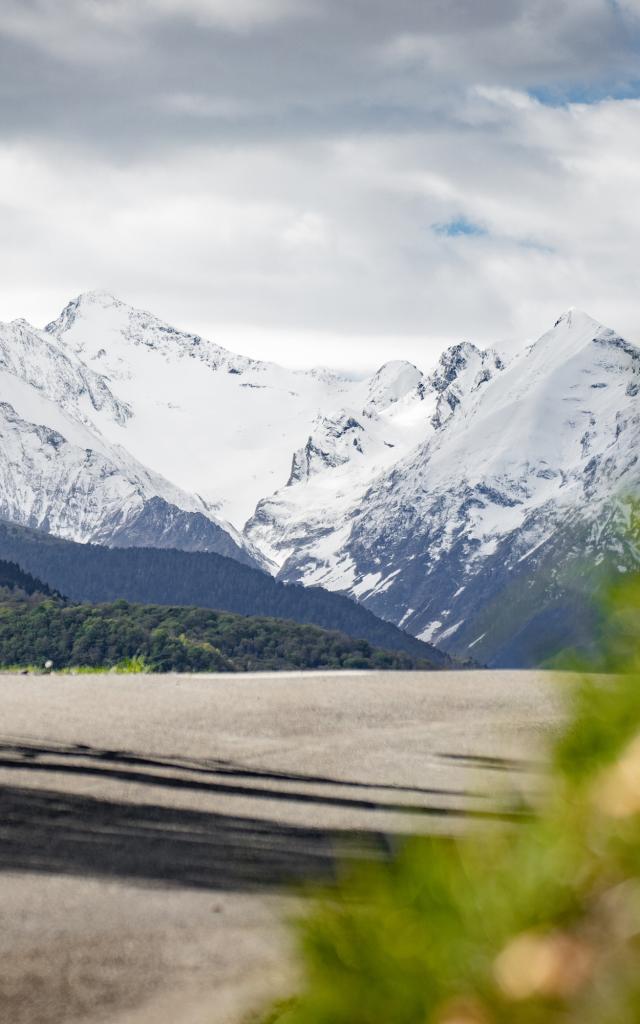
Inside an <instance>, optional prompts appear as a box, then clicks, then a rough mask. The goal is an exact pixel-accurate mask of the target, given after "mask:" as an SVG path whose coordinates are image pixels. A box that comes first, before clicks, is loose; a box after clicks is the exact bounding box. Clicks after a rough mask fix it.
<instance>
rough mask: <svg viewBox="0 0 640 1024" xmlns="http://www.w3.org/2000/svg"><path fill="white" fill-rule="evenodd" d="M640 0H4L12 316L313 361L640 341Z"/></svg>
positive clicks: (2, 141) (1, 128) (2, 295)
mask: <svg viewBox="0 0 640 1024" xmlns="http://www.w3.org/2000/svg"><path fill="white" fill-rule="evenodd" d="M639 53H640V0H618V2H614V0H394V2H393V3H392V2H390V0H2V4H1V5H0V95H1V100H0V232H1V234H0V237H1V240H2V242H1V246H0V280H1V281H2V285H1V290H0V300H1V301H0V319H11V318H12V317H17V316H25V317H27V318H28V319H30V320H31V321H32V322H35V323H37V324H40V325H41V324H43V323H45V322H46V321H47V320H49V319H51V318H52V317H53V316H54V315H56V314H57V312H58V311H59V309H60V308H61V307H62V306H63V305H64V304H65V303H66V302H67V301H68V299H70V298H71V297H73V296H74V295H76V294H77V293H78V292H80V291H84V290H87V289H92V288H106V289H108V290H110V291H112V292H114V293H115V294H117V295H119V296H120V297H122V298H123V299H125V300H127V301H129V302H132V303H133V304H136V305H140V306H143V307H145V308H149V309H152V310H153V311H154V312H157V313H158V314H159V315H161V316H163V317H165V318H166V319H168V320H170V321H171V322H173V323H176V324H178V325H179V326H183V327H188V328H192V329H197V330H200V331H201V332H202V333H206V334H208V335H209V336H212V337H214V338H215V339H216V340H218V341H219V342H221V343H222V344H227V345H229V346H230V347H232V348H233V347H235V348H236V349H239V350H243V351H248V352H249V353H250V354H252V355H257V356H261V357H266V358H277V359H279V360H281V361H288V362H290V363H295V364H297V365H310V364H313V363H317V362H325V363H333V364H339V365H342V366H350V367H352V368H354V369H361V368H364V367H370V366H373V365H374V364H376V363H379V362H380V361H382V360H384V359H386V358H394V357H399V356H405V357H407V358H411V359H413V360H414V361H416V362H418V363H421V364H422V365H428V364H429V363H431V362H432V361H433V359H434V358H435V356H436V354H437V353H438V351H439V350H440V349H441V348H442V347H443V345H444V344H446V343H450V342H455V341H458V340H460V339H462V338H471V339H472V340H476V341H479V342H480V343H483V344H485V343H490V342H493V341H500V340H502V339H504V338H510V337H522V338H528V337H531V336H535V335H537V334H539V333H540V332H541V331H542V330H544V329H546V328H547V327H548V326H550V324H551V322H552V321H553V319H554V318H555V317H556V316H557V315H558V314H559V313H560V312H561V311H562V310H563V309H565V308H566V307H568V306H570V305H577V306H581V307H583V308H586V309H587V310H588V311H589V312H591V313H592V315H594V316H596V317H598V318H599V319H601V320H603V321H605V322H606V323H608V324H610V325H611V326H614V327H616V328H618V329H619V330H621V331H623V332H625V333H626V334H627V335H628V336H629V337H630V338H632V339H634V340H636V341H640V288H639V287H638V284H639V282H638V270H637V265H638V259H637V246H638V239H639V237H640V187H639V182H640V174H639V171H640V98H639V97H640V57H639Z"/></svg>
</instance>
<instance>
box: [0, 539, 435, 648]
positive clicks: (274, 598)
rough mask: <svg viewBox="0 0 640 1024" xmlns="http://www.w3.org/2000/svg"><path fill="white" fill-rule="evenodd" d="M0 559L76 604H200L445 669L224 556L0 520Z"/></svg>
mask: <svg viewBox="0 0 640 1024" xmlns="http://www.w3.org/2000/svg"><path fill="white" fill-rule="evenodd" d="M0 558H8V559H11V560H13V561H16V562H18V563H19V564H20V565H21V566H22V567H23V569H26V570H27V571H28V572H30V573H34V574H35V575H37V576H39V577H40V578H41V579H44V580H46V582H47V583H48V584H49V586H51V587H55V588H56V589H57V590H59V591H60V592H61V593H63V594H65V595H67V596H68V597H69V598H71V599H72V600H74V601H79V602H82V601H89V602H93V603H100V602H108V601H116V600H118V599H120V598H123V599H125V600H127V601H130V602H136V603H140V604H161V605H185V606H198V607H201V608H214V609H218V610H221V611H229V612H236V613H238V614H240V615H254V616H255V615H258V616H269V617H274V618H280V619H290V620H293V621H294V622H298V623H300V624H310V625H316V626H320V627H322V628H323V629H330V630H338V631H340V632H342V633H346V634H347V635H348V636H350V637H355V638H357V639H362V640H367V641H368V642H369V643H370V644H372V645H374V646H376V647H380V648H384V649H386V650H394V651H404V652H406V653H408V654H410V655H412V656H413V657H414V658H420V659H425V660H426V661H429V662H430V663H431V664H432V665H433V666H434V667H440V668H442V667H447V666H448V665H450V664H451V661H450V659H449V658H448V657H447V656H446V655H444V654H442V653H441V652H440V651H437V650H436V649H435V648H433V647H432V646H431V645H430V644H425V643H422V642H421V641H420V640H416V639H415V637H412V636H410V635H409V634H408V633H405V632H403V631H402V630H400V629H398V628H397V627H396V626H394V625H392V624H391V623H389V622H384V621H383V620H381V619H378V618H376V616H375V615H373V614H372V613H371V612H368V611H367V610H366V609H364V608H362V607H361V606H360V605H358V604H356V603H355V601H352V600H350V599H349V598H347V597H343V596H341V595H339V594H332V593H329V592H328V591H326V590H322V589H321V588H319V587H308V588H305V587H301V586H293V585H286V584H283V583H279V582H277V581H276V580H274V579H272V578H271V577H270V576H267V575H266V574H265V573H262V572H260V571H258V570H255V569H251V568H249V567H247V566H244V565H240V564H239V563H238V562H236V561H234V560H232V559H230V558H225V557H224V556H222V555H217V554H213V553H202V552H187V551H174V550H160V549H152V548H123V549H114V548H105V547H99V546H97V545H90V544H76V543H73V542H71V541H65V540H60V539H59V538H57V537H52V536H51V535H49V534H45V533H41V532H39V531H36V530H29V529H26V528H25V527H21V526H17V525H15V524H13V523H7V522H4V521H0Z"/></svg>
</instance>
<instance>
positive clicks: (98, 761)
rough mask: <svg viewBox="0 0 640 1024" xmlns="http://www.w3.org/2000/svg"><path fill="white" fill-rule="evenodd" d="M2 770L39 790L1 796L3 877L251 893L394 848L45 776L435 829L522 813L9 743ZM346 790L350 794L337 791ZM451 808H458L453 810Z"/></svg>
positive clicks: (418, 792) (177, 761)
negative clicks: (410, 818) (382, 814)
mask: <svg viewBox="0 0 640 1024" xmlns="http://www.w3.org/2000/svg"><path fill="white" fill-rule="evenodd" d="M0 769H2V770H4V771H5V772H6V771H12V770H16V771H19V772H20V774H21V777H22V778H24V773H27V774H28V775H29V777H30V779H33V781H34V782H35V780H36V779H37V780H38V783H39V784H40V785H39V786H38V788H35V787H33V786H32V785H29V786H22V787H21V786H4V787H3V786H0V871H16V870H20V871H34V872H47V873H55V874H73V875H81V876H87V877H91V876H100V877H105V876H107V877H108V876H110V877H113V878H122V879H124V878H127V879H130V880H131V879H136V880H138V881H140V882H146V883H162V884H163V885H167V884H169V885H176V886H189V887H199V888H206V889H223V890H231V889H233V890H246V889H253V888H256V887H258V886H282V885H285V884H291V883H299V882H302V881H304V880H307V879H313V880H329V879H330V878H332V877H333V876H334V874H335V871H336V863H337V858H338V857H345V856H349V855H357V856H359V857H362V856H366V857H379V856H384V855H385V854H386V853H387V852H388V850H389V848H390V845H391V844H392V843H393V842H395V839H394V840H391V839H390V838H389V837H388V836H386V835H385V834H384V833H383V832H376V831H365V830H362V831H355V830H327V829H322V828H317V827H300V826H293V825H288V824H284V823H282V822H277V821H274V820H271V819H264V818H251V817H241V816H236V815H228V814H222V813H214V812H208V811H194V810H192V809H187V808H180V807H171V808H168V807H166V806H159V805H157V804H154V803H152V802H146V801H145V802H137V803H136V802H125V801H123V802H118V801H114V800H107V799H104V798H101V797H98V796H91V797H89V796H84V795H80V794H73V793H69V792H61V791H59V790H55V789H52V788H44V786H46V785H49V786H50V785H51V782H49V781H48V780H47V775H51V773H55V775H56V776H60V775H61V774H62V775H67V776H79V777H85V778H86V777H89V778H94V779H96V780H98V779H100V780H105V781H116V782H120V783H123V784H135V785H136V786H138V785H142V786H145V787H148V789H149V793H150V794H151V793H152V792H153V790H154V789H155V788H158V787H159V788H162V789H166V788H169V789H172V790H182V791H184V792H185V793H189V792H196V793H204V794H211V795H213V796H216V795H223V796H234V797H249V798H250V799H251V800H254V801H255V800H259V801H264V800H268V801H285V802H293V803H304V804H308V805H312V806H313V805H324V806H331V807H334V808H340V809H345V810H348V811H352V810H363V811H368V812H378V811H386V812H389V811H392V812H394V811H399V812H402V813H403V814H414V815H422V816H428V817H438V818H442V819H446V818H489V819H497V820H521V819H522V813H521V812H519V811H508V810H506V811H499V810H493V809H490V808H489V807H486V806H485V807H480V808H478V807H469V806H467V805H463V804H462V803H461V800H460V798H466V800H467V801H468V800H469V799H470V798H478V797H481V796H482V795H481V794H477V793H472V792H465V791H459V790H447V789H434V788H431V789H420V788H417V789H412V788H410V787H400V786H389V785H386V786H385V785H376V784H374V783H358V782H351V781H345V780H339V779H335V778H327V777H322V776H311V775H302V774H287V773H278V772H271V771H268V770H265V771H262V770H260V769H255V768H246V767H242V766H237V765H232V764H230V763H228V762H217V761H209V760H194V759H191V758H181V757H180V758H166V757H158V756H155V755H148V756H147V755H142V754H138V753H133V752H127V751H112V750H101V749H94V748H90V747H86V746H81V745H77V746H60V745H55V744H50V745H42V744H41V745H36V744H32V743H23V742H7V741H5V742H4V743H2V744H0ZM21 781H22V779H21ZM41 787H42V788H41ZM306 787H312V788H306ZM347 787H348V788H349V789H350V790H352V791H355V794H356V795H346V794H344V793H343V792H341V790H344V789H345V788H347ZM372 788H375V789H376V790H378V791H379V792H380V791H385V790H386V791H390V795H391V792H392V791H403V792H405V793H413V794H414V795H415V797H416V798H422V799H421V800H420V802H411V803H408V802H401V803H399V802H397V798H396V800H393V799H392V800H385V799H381V798H380V796H378V797H377V798H374V797H368V796H365V795H364V794H363V795H362V796H360V795H359V793H360V791H362V790H365V791H366V790H368V789H372ZM323 790H324V791H323ZM336 790H337V792H336ZM426 797H429V798H431V800H430V802H427V800H426V799H425V798H426ZM436 798H437V799H436ZM451 798H456V799H457V803H455V804H452V803H451Z"/></svg>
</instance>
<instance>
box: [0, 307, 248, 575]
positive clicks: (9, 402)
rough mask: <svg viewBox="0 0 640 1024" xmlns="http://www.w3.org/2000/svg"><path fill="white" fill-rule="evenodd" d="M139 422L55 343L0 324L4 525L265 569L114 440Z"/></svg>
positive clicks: (228, 530) (231, 532)
mask: <svg viewBox="0 0 640 1024" xmlns="http://www.w3.org/2000/svg"><path fill="white" fill-rule="evenodd" d="M133 415H134V413H133V410H132V409H131V407H130V406H128V405H127V403H126V402H125V401H122V400H121V399H119V398H117V397H116V396H115V395H114V393H113V391H112V390H111V387H110V384H109V382H108V379H107V377H106V376H104V375H102V374H98V373H96V372H95V371H93V370H92V369H91V368H90V367H88V366H87V365H86V364H84V363H83V362H82V361H81V360H80V359H79V358H78V356H77V355H76V354H75V353H73V352H72V351H68V350H65V349H64V348H63V347H62V346H61V345H60V344H59V343H58V342H57V340H56V339H55V338H53V337H51V336H50V335H49V334H47V333H44V332H42V331H37V330H35V329H34V328H32V327H30V325H29V324H27V323H26V322H25V321H22V320H20V321H16V322H14V323H12V324H5V325H0V440H1V448H0V453H1V454H0V516H2V517H3V518H6V519H10V520H12V521H15V522H18V523H21V524H23V525H27V526H36V527H41V528H43V529H46V530H48V531H50V532H52V533H55V534H57V535H59V536H61V537H68V538H72V539H74V540H80V541H95V542H103V543H109V544H114V545H126V544H130V543H137V544H140V545H142V544H147V545H150V546H154V547H169V546H179V547H183V548H187V549H189V548H197V549H201V550H212V551H217V552H219V553H220V554H226V555H229V556H232V557H236V558H239V559H240V560H241V561H244V562H247V563H248V564H253V565H255V564H257V563H258V562H260V561H261V559H260V558H259V556H258V555H257V553H254V552H252V550H251V546H250V544H248V543H247V542H246V541H245V540H244V539H243V538H242V536H241V535H240V534H239V533H238V532H237V531H236V530H235V529H234V528H233V527H232V526H230V525H229V524H228V523H225V522H223V521H221V520H220V519H219V518H218V516H217V515H216V514H215V511H214V509H213V508H212V507H211V506H210V505H209V504H208V503H207V502H205V501H204V500H203V499H202V498H200V497H199V496H198V495H196V494H190V493H187V492H185V491H183V490H181V489H180V488H179V487H176V486H175V485H174V484H172V483H170V482H169V481H168V480H166V479H165V478H164V477H163V476H162V475H161V474H160V473H157V472H155V471H152V470H150V469H148V468H147V467H145V466H144V465H142V464H141V463H139V462H138V461H137V460H136V459H135V457H134V456H132V455H131V454H130V452H129V451H127V450H126V449H125V448H124V447H122V446H121V445H118V444H116V443H114V442H113V441H110V440H108V438H107V434H108V433H109V430H113V428H114V427H115V428H123V427H124V426H125V425H126V423H127V422H128V421H129V420H130V419H131V418H132V417H133Z"/></svg>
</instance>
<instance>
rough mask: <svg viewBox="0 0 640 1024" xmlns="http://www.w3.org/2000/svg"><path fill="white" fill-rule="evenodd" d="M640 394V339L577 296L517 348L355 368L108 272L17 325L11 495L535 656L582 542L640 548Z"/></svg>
mask: <svg viewBox="0 0 640 1024" xmlns="http://www.w3.org/2000/svg"><path fill="white" fill-rule="evenodd" d="M639 395H640V349H637V348H636V347H635V346H633V345H631V344H629V343H628V342H626V341H624V340H623V339H622V338H620V337H619V336H618V335H617V334H616V333H615V332H614V331H612V330H610V329H608V328H606V327H603V326H602V325H601V324H599V323H597V322H596V321H594V320H592V319H591V318H590V317H588V316H587V315H586V314H584V313H580V312H578V311H575V310H571V311H570V312H568V313H566V314H565V315H564V316H562V317H561V318H560V319H559V320H558V322H557V323H556V324H555V325H554V327H553V328H552V329H551V330H550V331H549V332H548V333H547V334H545V335H543V337H542V338H540V339H539V340H538V341H537V342H536V343H535V344H533V345H529V346H527V347H526V348H523V349H522V350H521V351H519V352H517V354H515V355H511V356H510V357H509V358H506V357H502V356H501V355H500V354H499V353H498V352H496V351H493V350H491V349H489V350H481V349H480V348H478V347H476V346H474V345H473V344H471V343H469V342H465V343H462V344H459V345H455V346H453V347H452V348H450V349H449V350H447V351H446V352H445V353H443V355H442V357H441V359H440V362H439V364H438V365H437V367H436V369H435V370H434V371H433V372H432V373H430V374H428V375H425V374H424V373H422V372H421V370H420V369H419V368H417V367H415V366H413V365H412V364H411V363H408V362H405V361H402V360H396V361H392V362H389V363H386V364H385V365H384V366H383V367H381V368H380V370H378V372H377V373H375V374H374V375H373V377H371V378H370V379H367V380H355V381H354V380H351V379H349V378H347V377H345V376H342V375H339V374H334V373H331V372H330V371H328V370H325V369H316V370H310V371H293V370H288V369H286V368H283V367H280V366H277V365H275V364H273V363H267V362H261V361H258V360H254V359H248V358H246V357H244V356H239V355H235V354H233V353H231V352H229V351H227V350H226V349H224V348H221V347H220V346H219V345H216V344H214V343H213V342H210V341H207V340H206V339H204V338H201V337H199V336H197V335H194V334H190V333H188V332H182V331H178V330H175V329H174V328H172V327H171V326H169V325H168V324H165V323H163V322H162V321H161V320H158V319H157V318H156V317H154V316H153V315H151V314H150V313H145V312H142V311H140V310H137V309H134V308H132V307H131V306H128V305H126V304H125V303H123V302H120V301H119V300H117V299H115V298H114V297H113V296H111V295H108V294H107V293H104V292H91V293H88V294H86V295H82V296H80V297H79V298H78V299H76V300H74V301H73V302H71V303H69V305H68V306H67V307H66V308H65V309H64V310H63V312H62V313H61V315H60V316H59V317H58V319H57V320H54V321H53V322H52V323H51V324H49V325H48V327H47V328H46V329H45V330H44V331H39V330H36V329H35V328H33V327H31V326H29V325H28V324H27V323H25V322H24V321H16V322H14V323H12V324H8V325H0V435H1V437H2V454H1V457H0V516H4V517H6V518H9V519H14V520H17V521H18V522H20V523H23V524H26V525H31V526H42V527H44V528H46V529H48V530H49V531H50V532H52V533H56V534H59V535H60V536H64V537H68V538H72V539H75V540H81V541H86V540H95V541H100V542H103V543H108V544H120V545H137V546H141V545H155V546H167V547H168V546H175V547H182V548H191V549H197V550H214V551H220V552H221V553H223V554H230V555H232V556H234V557H237V558H240V559H241V560H244V561H249V562H251V563H253V564H255V563H256V561H257V562H258V563H259V564H261V565H262V566H263V567H266V568H269V569H270V570H271V571H272V572H273V573H275V574H277V575H278V576H279V577H280V578H281V579H282V580H284V581H287V582H289V581H296V582H303V583H305V584H308V585H310V584H319V585H322V586H324V587H327V588H329V589H332V590H338V591H342V592H344V593H347V594H349V595H351V596H353V597H355V598H357V599H358V600H360V601H361V602H363V603H364V604H366V605H367V606H368V607H369V608H370V609H371V610H372V611H374V612H375V613H376V614H378V615H380V616H382V617H384V618H387V619H389V620H391V621H392V622H394V623H396V624H400V625H402V627H403V628H405V629H407V630H408V631H410V632H411V633H413V634H414V635H416V636H419V637H421V638H424V639H426V640H429V641H434V642H435V643H437V644H439V645H441V646H442V647H443V648H445V649H448V650H450V651H451V652H453V653H456V654H462V655H465V656H474V657H476V658H477V659H478V660H480V661H489V662H500V661H501V659H502V660H504V659H507V660H510V663H518V658H520V660H521V662H522V661H523V659H524V660H525V661H526V658H528V657H531V658H532V659H534V660H535V658H537V657H538V656H539V653H540V652H539V650H538V649H536V651H537V653H536V652H534V654H531V655H526V656H524V655H522V651H523V650H524V649H525V648H527V650H533V647H535V642H537V639H539V638H540V636H542V634H543V633H545V630H546V634H545V635H548V634H549V629H551V631H553V629H555V630H556V632H557V633H558V636H559V637H560V639H562V637H563V636H565V634H566V633H567V630H566V629H565V630H564V633H563V629H562V628H561V623H562V621H564V620H563V616H565V619H566V618H567V616H568V617H569V618H570V617H571V616H570V613H569V612H568V611H567V603H566V598H567V594H569V593H571V594H572V595H573V596H572V598H571V600H574V601H579V600H581V599H582V598H580V597H579V596H576V594H577V591H576V590H575V589H573V590H572V586H573V585H572V584H571V583H570V581H569V577H571V578H572V579H574V580H575V577H576V570H575V566H576V565H577V562H576V559H578V558H580V557H583V556H584V555H586V554H589V553H591V554H595V556H596V559H600V560H602V561H603V563H604V562H606V563H607V564H609V563H610V564H613V565H614V566H615V565H620V566H622V567H627V566H628V564H629V562H630V561H634V559H635V558H636V555H637V553H636V552H634V551H633V550H631V548H630V547H629V545H627V546H626V547H625V544H624V542H623V541H621V540H620V536H621V532H620V530H619V524H620V522H621V520H623V519H624V515H625V509H624V505H623V504H621V498H622V497H623V496H624V494H625V493H628V494H637V493H638V491H640V464H639V463H638V454H637V453H638V452H639V451H640V418H639V416H640V405H639V404H638V403H639V401H640V399H639ZM231 524H233V525H231ZM592 561H593V559H592ZM578 575H579V573H578ZM563 601H564V604H563V603H562V602H563ZM545 616H546V619H545ZM550 621H551V626H550V625H549V622H550ZM567 621H568V620H567ZM559 624H560V625H559ZM534 641H535V642H534ZM532 643H533V647H532ZM518 644H519V645H520V647H519V651H520V654H514V650H515V648H516V647H518ZM514 645H515V647H514ZM527 645H528V646H527ZM540 649H544V651H546V650H547V648H545V647H544V644H543V645H542V648H540Z"/></svg>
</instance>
